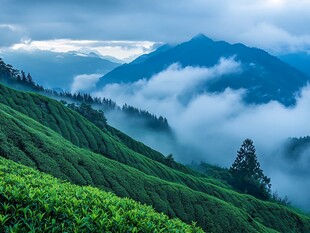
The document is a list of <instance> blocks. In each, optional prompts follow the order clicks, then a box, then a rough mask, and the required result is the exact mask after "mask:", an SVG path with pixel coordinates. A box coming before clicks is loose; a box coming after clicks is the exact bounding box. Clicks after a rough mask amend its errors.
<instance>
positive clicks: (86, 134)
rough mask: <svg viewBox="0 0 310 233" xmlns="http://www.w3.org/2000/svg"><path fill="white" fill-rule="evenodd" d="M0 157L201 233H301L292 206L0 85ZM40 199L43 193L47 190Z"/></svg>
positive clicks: (307, 224) (302, 222)
mask: <svg viewBox="0 0 310 233" xmlns="http://www.w3.org/2000/svg"><path fill="white" fill-rule="evenodd" d="M0 102H1V103H2V104H0V155H2V156H3V157H6V158H9V159H11V160H14V161H18V162H20V163H23V164H25V165H28V166H31V167H34V168H37V169H38V170H41V171H44V172H46V173H49V174H51V175H53V176H55V177H58V178H61V179H64V180H68V181H70V182H72V183H75V184H79V185H92V186H96V187H99V188H100V189H103V190H106V191H112V192H113V193H115V194H117V195H118V196H121V197H130V198H133V199H134V200H138V201H140V202H141V203H144V204H148V205H152V206H153V207H154V208H155V209H156V210H157V211H158V212H164V213H166V214H167V215H168V216H170V217H178V218H180V219H182V220H183V221H185V222H187V223H191V222H192V221H196V222H197V225H199V226H201V227H203V229H205V230H207V231H208V232H274V229H275V230H277V231H280V232H287V231H290V232H309V231H310V219H309V217H308V216H306V215H304V214H302V213H298V212H296V211H295V210H293V209H290V208H287V207H284V206H281V205H278V204H276V203H271V202H264V201H261V200H258V199H256V198H254V197H252V196H249V195H244V194H240V193H237V192H235V191H233V190H232V189H231V188H230V187H229V186H227V185H225V184H223V183H222V182H220V181H218V180H216V179H213V178H210V177H204V176H203V175H200V174H198V173H197V172H193V171H191V170H190V169H187V168H185V167H184V166H182V165H180V164H178V163H176V162H175V161H171V162H172V164H173V166H167V165H166V164H165V158H166V157H164V156H163V155H161V154H160V153H159V152H156V151H154V150H152V149H151V148H148V147H146V146H145V145H143V144H141V143H139V142H136V141H134V140H132V139H131V138H129V137H128V136H127V135H124V134H123V133H121V132H120V131H118V130H116V129H113V128H112V127H110V126H108V125H107V127H106V129H104V130H102V129H100V128H98V127H97V126H95V125H94V124H92V123H91V122H90V121H88V120H87V119H86V118H84V117H82V116H81V115H80V114H78V113H77V112H75V111H72V110H70V109H68V108H66V107H65V106H64V105H63V104H61V103H59V102H57V101H53V100H51V99H49V98H46V97H43V96H41V95H38V94H33V93H26V92H19V91H15V90H12V89H10V88H7V87H5V86H3V85H0ZM46 195H49V194H48V193H47V194H46Z"/></svg>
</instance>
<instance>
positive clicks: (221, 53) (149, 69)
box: [97, 34, 309, 105]
mask: <svg viewBox="0 0 310 233" xmlns="http://www.w3.org/2000/svg"><path fill="white" fill-rule="evenodd" d="M231 57H234V59H235V60H236V61H238V62H240V63H241V65H242V72H241V73H238V74H231V75H224V76H222V77H221V78H219V79H216V80H213V81H212V82H206V83H204V85H203V87H202V88H201V90H199V91H208V92H222V91H223V90H225V88H227V87H230V88H232V89H240V88H244V89H246V90H247V94H246V95H245V100H246V101H247V102H249V103H264V102H269V101H270V100H277V101H279V102H281V103H282V104H285V105H291V104H294V103H295V94H296V93H297V92H298V91H299V90H300V88H301V87H303V86H304V85H306V83H307V82H308V81H309V77H308V76H307V75H305V74H304V73H302V72H301V71H299V70H297V69H296V68H293V67H291V66H290V65H288V64H287V63H285V62H283V61H281V60H280V59H278V58H277V57H275V56H272V55H270V54H268V53H267V52H265V51H263V50H261V49H257V48H249V47H247V46H245V45H243V44H229V43H227V42H224V41H213V40H211V39H210V38H208V37H206V36H205V35H203V34H199V35H197V36H195V37H194V38H192V39H191V40H190V41H187V42H184V43H181V44H179V45H176V46H172V45H164V46H162V47H160V48H158V49H157V50H156V51H154V52H152V53H150V54H147V55H142V56H140V57H138V58H137V59H136V60H134V61H132V62H131V63H129V64H123V65H121V66H119V67H117V68H115V69H113V70H112V71H111V72H109V73H107V74H105V75H104V76H103V77H102V78H100V80H99V81H98V82H97V88H98V89H100V88H102V87H103V86H104V85H106V84H109V83H131V82H135V81H138V80H139V79H142V78H147V79H150V78H151V77H152V76H153V75H155V74H157V73H159V72H161V71H163V70H165V69H166V68H167V67H169V66H170V65H171V64H173V63H178V64H180V65H181V66H182V67H186V66H195V67H197V66H199V67H212V66H214V65H216V64H218V62H219V60H220V59H221V58H231ZM189 78H190V77H189ZM193 94H195V93H193Z"/></svg>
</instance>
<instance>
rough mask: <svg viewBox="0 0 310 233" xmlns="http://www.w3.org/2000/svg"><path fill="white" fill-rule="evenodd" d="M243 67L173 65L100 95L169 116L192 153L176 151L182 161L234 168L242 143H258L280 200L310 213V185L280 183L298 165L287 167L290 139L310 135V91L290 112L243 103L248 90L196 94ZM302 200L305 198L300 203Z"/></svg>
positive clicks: (277, 105)
mask: <svg viewBox="0 0 310 233" xmlns="http://www.w3.org/2000/svg"><path fill="white" fill-rule="evenodd" d="M241 66H242V64H240V63H238V62H236V61H234V59H233V58H230V59H221V61H220V62H219V63H218V64H217V65H216V66H214V67H211V68H203V67H185V68H180V67H179V66H178V65H177V64H174V65H172V66H170V67H169V68H168V69H166V70H164V71H162V72H160V73H159V74H156V75H154V76H153V77H152V78H151V79H150V80H149V81H147V80H144V79H143V80H139V81H137V82H135V83H133V84H112V85H107V86H105V87H104V89H103V90H102V91H101V92H98V93H96V95H100V96H105V97H108V98H112V99H113V100H115V101H116V102H117V103H118V104H124V103H127V104H130V105H133V106H136V107H138V108H141V109H146V110H148V111H150V112H152V113H155V114H157V115H163V116H165V117H167V119H168V122H169V123H170V125H171V127H172V129H173V131H174V133H175V134H176V140H177V141H178V143H179V145H181V146H183V147H187V148H189V150H188V151H191V152H192V153H191V154H190V155H188V154H186V156H188V157H184V155H183V154H182V153H179V152H177V153H175V152H174V151H171V152H172V153H174V155H175V157H176V159H178V160H179V161H182V162H191V161H192V160H198V161H199V160H204V161H207V162H210V163H215V164H220V165H223V166H230V165H231V163H232V162H233V160H234V159H235V156H236V151H237V150H238V149H239V147H240V145H241V143H242V141H243V140H244V139H245V138H251V139H253V141H254V144H255V145H256V149H257V154H258V158H259V161H260V162H261V164H262V168H263V169H264V171H265V172H266V174H267V175H270V176H271V178H272V175H275V180H274V182H272V183H274V187H275V189H278V190H279V191H281V193H280V194H281V195H285V194H288V196H289V198H290V199H291V200H293V201H294V200H295V203H297V204H299V205H301V203H305V204H307V206H309V208H310V203H309V200H307V199H306V196H305V195H304V196H302V195H299V193H306V192H307V190H308V189H309V188H310V186H309V185H305V186H299V185H297V184H296V185H297V186H298V188H299V189H294V190H292V189H290V188H289V186H288V185H287V184H286V182H284V181H281V179H280V177H281V175H282V178H283V179H286V177H287V176H288V177H289V179H290V180H293V177H294V176H295V175H296V174H295V172H296V166H295V165H293V164H291V163H288V162H287V161H286V162H285V160H284V159H283V158H282V157H281V156H282V155H281V154H280V153H279V152H278V149H279V148H281V147H282V143H283V142H284V141H285V140H286V139H287V138H288V137H299V136H304V135H310V128H309V127H307V125H309V119H310V86H308V87H306V88H304V89H303V91H302V93H301V96H299V97H298V98H297V104H296V106H294V107H289V108H287V107H285V106H283V105H281V104H280V103H278V102H275V101H272V102H269V103H266V104H261V105H247V104H245V103H244V102H243V100H242V97H243V94H244V93H245V91H246V90H231V89H229V88H228V89H226V90H225V91H224V92H222V93H207V92H203V93H201V92H195V90H196V89H199V87H200V85H201V84H202V83H203V82H206V81H208V80H212V79H215V78H220V76H221V75H224V74H229V73H234V72H242V70H241ZM189 96H190V97H189ZM184 98H185V99H186V101H184ZM161 143H162V142H161ZM163 146H165V145H163ZM288 167H290V169H287V168H288ZM299 178H300V177H299ZM281 182H283V185H282V183H281ZM299 197H303V199H301V200H298V198H299ZM297 200H298V201H297Z"/></svg>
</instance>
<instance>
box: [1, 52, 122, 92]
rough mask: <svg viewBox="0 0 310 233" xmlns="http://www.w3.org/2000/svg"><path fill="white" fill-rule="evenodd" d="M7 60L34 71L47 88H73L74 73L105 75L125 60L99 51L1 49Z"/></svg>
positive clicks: (20, 68)
mask: <svg viewBox="0 0 310 233" xmlns="http://www.w3.org/2000/svg"><path fill="white" fill-rule="evenodd" d="M0 57H2V58H3V59H4V60H5V61H6V62H7V63H10V64H14V67H15V68H17V69H19V70H24V71H25V72H30V73H31V75H32V77H33V79H34V81H35V82H36V83H38V84H39V85H42V86H44V87H46V88H50V89H54V88H58V89H62V90H70V89H71V85H72V83H73V81H74V77H75V76H77V75H82V74H87V75H89V74H100V75H103V74H105V73H107V72H109V71H111V70H112V69H114V68H115V67H117V66H119V65H120V63H117V61H119V62H121V61H120V60H117V59H115V58H113V57H102V56H101V55H100V54H99V53H96V51H72V52H67V53H58V52H51V51H43V50H35V51H26V50H9V51H4V52H2V53H0Z"/></svg>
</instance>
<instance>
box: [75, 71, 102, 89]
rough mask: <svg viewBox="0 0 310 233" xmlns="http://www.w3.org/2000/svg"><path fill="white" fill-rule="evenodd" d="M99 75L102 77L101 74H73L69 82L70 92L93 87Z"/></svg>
mask: <svg viewBox="0 0 310 233" xmlns="http://www.w3.org/2000/svg"><path fill="white" fill-rule="evenodd" d="M100 77H102V74H80V75H77V76H75V77H74V79H73V83H72V84H71V92H72V93H76V92H79V91H81V92H83V91H88V90H90V89H92V88H94V87H95V85H96V82H97V81H98V80H99V78H100Z"/></svg>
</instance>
